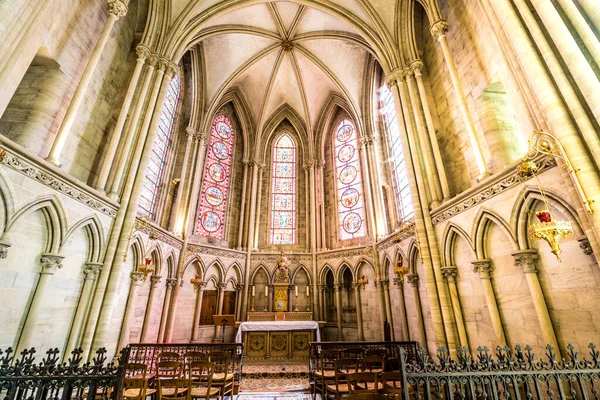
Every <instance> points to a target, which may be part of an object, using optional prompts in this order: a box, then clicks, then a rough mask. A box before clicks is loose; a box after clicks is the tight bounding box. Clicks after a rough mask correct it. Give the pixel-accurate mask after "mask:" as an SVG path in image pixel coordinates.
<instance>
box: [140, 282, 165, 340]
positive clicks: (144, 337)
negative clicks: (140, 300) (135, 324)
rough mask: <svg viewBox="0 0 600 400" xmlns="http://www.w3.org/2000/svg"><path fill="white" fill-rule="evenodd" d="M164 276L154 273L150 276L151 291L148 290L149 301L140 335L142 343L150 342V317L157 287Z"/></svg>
mask: <svg viewBox="0 0 600 400" xmlns="http://www.w3.org/2000/svg"><path fill="white" fill-rule="evenodd" d="M161 278H162V276H155V275H152V276H151V277H150V291H149V292H148V302H147V303H146V311H145V312H144V323H143V324H142V334H141V336H140V342H141V343H149V342H150V340H151V339H150V338H149V337H148V329H149V328H150V319H151V318H152V314H153V313H152V308H154V298H155V297H156V294H155V291H156V287H157V286H158V284H159V283H160V279H161Z"/></svg>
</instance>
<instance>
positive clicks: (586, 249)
mask: <svg viewBox="0 0 600 400" xmlns="http://www.w3.org/2000/svg"><path fill="white" fill-rule="evenodd" d="M577 241H578V242H579V248H580V249H581V250H583V254H585V255H586V256H591V255H592V254H594V250H593V249H592V245H591V244H590V240H589V239H588V238H587V237H585V236H583V237H580V238H579V239H577ZM0 246H1V244H0ZM0 258H2V256H1V255H0Z"/></svg>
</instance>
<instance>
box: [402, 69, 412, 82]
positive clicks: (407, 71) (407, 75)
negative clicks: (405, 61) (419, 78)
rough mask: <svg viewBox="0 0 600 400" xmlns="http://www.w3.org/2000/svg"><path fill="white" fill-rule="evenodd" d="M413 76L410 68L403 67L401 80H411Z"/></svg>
mask: <svg viewBox="0 0 600 400" xmlns="http://www.w3.org/2000/svg"><path fill="white" fill-rule="evenodd" d="M413 75H414V72H413V70H412V69H410V67H404V69H403V70H402V78H404V79H405V80H409V79H412V77H413Z"/></svg>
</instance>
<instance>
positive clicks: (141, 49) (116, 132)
mask: <svg viewBox="0 0 600 400" xmlns="http://www.w3.org/2000/svg"><path fill="white" fill-rule="evenodd" d="M136 52H137V55H138V58H137V62H136V64H135V68H134V70H133V75H132V77H131V80H130V82H129V87H128V88H127V93H126V94H125V99H124V100H123V105H121V111H120V112H119V118H117V123H116V125H115V128H114V129H113V133H112V135H111V137H110V141H109V142H108V146H107V148H106V154H105V155H104V161H103V162H102V168H101V169H100V173H99V174H98V181H97V182H96V189H98V190H104V189H105V186H106V181H107V180H108V174H109V172H110V170H111V169H112V168H113V167H114V165H113V162H114V160H115V155H116V153H117V147H118V145H119V140H120V139H121V133H123V127H124V126H125V121H126V120H127V114H128V113H129V107H130V106H131V101H132V100H133V96H134V95H135V88H136V87H137V84H138V81H139V79H140V75H141V74H142V68H143V67H144V63H145V62H146V59H147V58H148V57H149V56H150V50H149V49H148V48H147V47H146V46H144V45H141V44H140V45H138V46H137V48H136Z"/></svg>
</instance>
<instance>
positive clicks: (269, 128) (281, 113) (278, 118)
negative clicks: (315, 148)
mask: <svg viewBox="0 0 600 400" xmlns="http://www.w3.org/2000/svg"><path fill="white" fill-rule="evenodd" d="M284 121H288V122H289V123H290V125H292V127H293V128H294V129H295V131H296V134H297V135H298V138H299V139H300V140H298V143H297V144H298V146H299V147H300V155H301V157H302V159H303V160H306V159H312V158H313V157H312V152H311V148H310V140H309V138H308V133H307V130H306V123H305V122H304V120H303V119H302V117H301V116H300V114H298V113H297V112H296V110H294V109H293V108H292V107H291V106H290V105H289V104H287V103H285V104H282V105H281V106H279V107H278V108H277V109H276V110H275V111H273V112H272V113H271V115H270V116H269V117H268V118H267V119H266V121H265V124H264V129H263V132H264V134H263V135H261V137H260V143H259V144H258V146H257V147H256V149H255V157H256V158H261V157H262V161H263V162H266V157H267V153H266V152H264V151H263V150H264V149H266V148H268V144H269V142H270V141H271V138H272V137H273V135H275V134H276V133H277V128H278V127H279V126H280V125H281V124H282V123H283V122H284Z"/></svg>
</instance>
